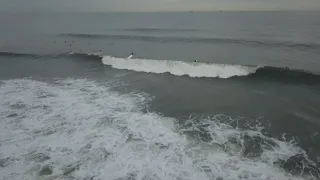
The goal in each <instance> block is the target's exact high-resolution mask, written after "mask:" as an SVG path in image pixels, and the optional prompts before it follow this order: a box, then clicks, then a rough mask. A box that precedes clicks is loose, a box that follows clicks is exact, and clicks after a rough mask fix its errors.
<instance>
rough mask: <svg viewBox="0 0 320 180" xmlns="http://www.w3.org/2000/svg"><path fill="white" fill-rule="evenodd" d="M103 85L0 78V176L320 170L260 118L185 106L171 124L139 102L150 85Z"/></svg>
mask: <svg viewBox="0 0 320 180" xmlns="http://www.w3.org/2000/svg"><path fill="white" fill-rule="evenodd" d="M110 85H112V83H104V85H102V84H99V83H97V82H93V81H89V80H86V79H62V80H57V81H55V82H52V83H47V82H43V81H35V80H32V79H14V80H6V81H0V99H1V101H0V119H1V121H0V132H1V136H0V145H1V148H0V165H1V168H0V179H6V180H16V179H19V180H20V179H26V180H30V179H61V180H67V179H83V180H90V179H108V180H109V179H110V180H120V179H122V180H129V179H130V180H132V179H137V180H138V179H145V180H177V179H184V180H199V179H201V180H213V179H215V180H222V179H224V180H227V179H232V180H241V179H254V180H302V179H312V178H310V177H313V179H317V178H318V177H319V176H317V174H316V173H317V169H316V168H315V167H314V166H313V164H312V161H310V160H309V159H308V157H307V155H306V153H305V151H304V150H303V149H301V148H300V147H298V146H297V145H295V144H296V143H295V142H294V141H290V140H289V141H286V140H278V139H275V138H272V137H268V136H266V135H263V133H262V132H261V130H262V129H263V128H262V127H259V126H258V125H257V126H256V127H254V126H252V125H251V127H252V128H251V129H244V128H241V127H234V126H232V125H231V124H234V123H235V122H237V121H238V120H237V119H233V118H232V117H229V116H226V115H215V116H210V117H208V116H205V117H195V116H190V117H186V119H185V121H184V122H185V123H182V124H179V125H177V124H176V123H177V122H178V121H177V120H176V119H174V118H170V117H164V116H161V115H159V114H157V113H155V112H150V111H147V112H146V111H144V109H145V108H147V104H148V103H149V102H150V101H151V100H152V99H150V97H149V95H148V94H145V93H129V94H119V93H116V92H112V91H110V89H109V86H110ZM26 94H27V96H26ZM255 148H256V149H255ZM251 153H253V154H251ZM295 163H297V164H295ZM276 164H280V165H276ZM280 166H281V167H282V166H283V167H289V169H288V171H287V172H286V171H284V170H283V169H282V168H281V167H280ZM290 167H292V169H291V168H290ZM289 171H291V172H296V175H291V174H290V173H288V172H289Z"/></svg>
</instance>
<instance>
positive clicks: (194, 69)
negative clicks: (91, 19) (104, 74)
mask: <svg viewBox="0 0 320 180" xmlns="http://www.w3.org/2000/svg"><path fill="white" fill-rule="evenodd" d="M102 62H103V64H105V65H109V66H111V67H113V68H116V69H127V70H133V71H137V72H146V73H155V74H162V73H170V74H172V75H176V76H183V75H187V76H190V77H219V78H230V77H233V76H247V75H249V74H251V73H254V72H255V71H256V69H257V67H250V66H242V65H227V64H208V63H198V62H194V63H191V62H182V61H169V60H150V59H124V58H116V57H111V56H104V57H103V58H102Z"/></svg>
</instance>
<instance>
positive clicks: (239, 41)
mask: <svg viewBox="0 0 320 180" xmlns="http://www.w3.org/2000/svg"><path fill="white" fill-rule="evenodd" d="M59 35H60V36H68V37H75V38H88V39H101V38H103V39H109V40H137V41H147V42H160V43H169V42H171V43H173V42H183V43H205V44H223V43H225V44H242V45H254V46H265V47H273V48H276V47H287V48H296V49H320V44H317V43H295V42H288V41H267V40H263V41H262V40H261V41H259V40H248V39H231V38H230V39H229V38H201V37H155V36H136V35H134V36H133V35H103V34H70V33H69V34H59Z"/></svg>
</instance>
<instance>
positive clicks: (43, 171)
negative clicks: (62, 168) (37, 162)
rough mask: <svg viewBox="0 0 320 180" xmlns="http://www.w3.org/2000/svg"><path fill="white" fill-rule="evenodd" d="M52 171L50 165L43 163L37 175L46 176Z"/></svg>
mask: <svg viewBox="0 0 320 180" xmlns="http://www.w3.org/2000/svg"><path fill="white" fill-rule="evenodd" d="M52 173H53V167H52V166H51V165H45V166H43V167H42V168H41V170H40V172H39V175H40V176H48V175H51V174H52Z"/></svg>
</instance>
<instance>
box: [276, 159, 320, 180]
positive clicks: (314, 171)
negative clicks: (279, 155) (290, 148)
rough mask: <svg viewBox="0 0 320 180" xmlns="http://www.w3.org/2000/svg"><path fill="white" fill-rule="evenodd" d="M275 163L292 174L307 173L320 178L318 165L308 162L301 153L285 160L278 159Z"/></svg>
mask: <svg viewBox="0 0 320 180" xmlns="http://www.w3.org/2000/svg"><path fill="white" fill-rule="evenodd" d="M276 163H277V164H280V166H281V167H282V168H284V169H285V170H287V171H289V172H291V173H292V174H294V175H302V174H307V175H310V176H312V177H316V178H320V166H319V165H317V164H315V163H310V161H309V160H308V159H306V157H305V155H303V154H297V155H295V156H292V157H290V158H289V159H287V160H279V161H278V162H276Z"/></svg>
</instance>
